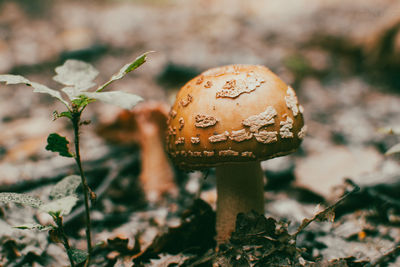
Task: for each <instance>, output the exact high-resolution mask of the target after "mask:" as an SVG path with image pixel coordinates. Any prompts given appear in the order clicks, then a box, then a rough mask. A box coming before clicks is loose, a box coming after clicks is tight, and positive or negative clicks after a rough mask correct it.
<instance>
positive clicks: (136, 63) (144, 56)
mask: <svg viewBox="0 0 400 267" xmlns="http://www.w3.org/2000/svg"><path fill="white" fill-rule="evenodd" d="M153 52H154V51H148V52H146V53H144V54H142V55H140V56H138V57H137V58H136V59H135V60H134V61H133V62H131V63H128V64H126V65H125V66H123V67H122V68H121V69H120V70H119V72H117V73H115V74H114V75H113V76H112V77H111V79H110V80H109V81H108V82H106V83H105V84H103V85H102V86H99V88H97V90H96V92H101V91H103V89H104V88H106V87H107V86H109V85H110V84H111V83H112V82H114V81H116V80H119V79H122V78H123V77H124V76H125V75H126V74H128V73H129V72H131V71H133V70H135V69H137V68H138V67H140V66H141V65H142V64H143V63H145V62H146V59H147V55H148V54H150V53H153Z"/></svg>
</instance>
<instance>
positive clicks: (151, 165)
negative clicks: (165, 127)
mask: <svg viewBox="0 0 400 267" xmlns="http://www.w3.org/2000/svg"><path fill="white" fill-rule="evenodd" d="M140 146H141V169H142V170H141V173H140V176H139V179H140V181H141V183H142V186H143V190H144V192H145V194H146V198H147V200H148V201H150V202H151V203H154V202H158V201H160V198H161V196H162V195H165V194H171V195H176V194H177V191H178V190H177V188H176V185H175V182H174V174H173V171H172V169H171V166H170V163H169V161H168V158H167V156H166V154H165V151H164V144H163V142H162V138H161V137H160V133H159V130H158V129H157V128H156V127H155V126H153V125H146V126H145V127H142V129H141V140H140Z"/></svg>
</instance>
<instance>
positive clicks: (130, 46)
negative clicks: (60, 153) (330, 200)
mask: <svg viewBox="0 0 400 267" xmlns="http://www.w3.org/2000/svg"><path fill="white" fill-rule="evenodd" d="M399 14H400V4H398V1H394V0H381V1H378V2H377V1H374V0H354V1H350V2H349V1H345V0H334V1H316V0H315V1H313V0H288V1H278V0H276V1H274V0H271V1H259V0H249V1H239V0H229V1H228V0H219V1H212V0H194V1H184V0H170V1H167V0H148V1H144V0H143V1H122V0H121V1H112V0H97V1H51V0H38V1H28V0H17V1H5V0H2V1H0V73H13V74H20V75H25V76H27V77H28V78H29V79H31V80H33V81H37V82H42V83H44V84H47V85H48V86H50V87H51V86H53V87H55V88H59V87H57V86H59V85H57V84H56V83H55V82H54V81H52V79H51V78H52V76H53V75H54V70H53V69H54V68H55V67H56V66H58V65H61V64H62V63H63V62H64V61H65V60H66V59H69V58H75V59H80V60H85V61H88V62H90V63H91V64H93V65H94V66H95V67H96V68H97V69H98V70H99V71H100V73H101V74H100V75H99V77H98V79H97V81H98V82H99V83H101V82H105V81H106V80H107V79H108V78H109V77H110V76H111V75H112V74H113V73H115V72H116V71H118V69H119V68H120V67H121V66H122V65H124V64H125V63H126V62H128V61H129V60H133V59H134V58H135V57H136V56H138V55H140V54H141V53H143V52H145V51H156V53H153V54H151V55H150V56H149V60H148V62H147V63H146V64H145V65H144V66H142V67H141V68H139V69H138V70H137V71H135V72H134V73H131V74H130V75H128V76H127V77H125V78H124V79H123V80H121V81H119V82H117V83H115V84H113V85H112V89H117V90H122V91H127V92H132V93H136V94H138V95H140V96H142V97H143V98H144V99H146V100H161V101H165V102H168V103H172V102H173V101H174V95H175V93H176V91H177V90H178V89H179V88H180V87H181V86H182V85H183V84H184V83H185V82H186V81H188V80H189V79H191V78H193V77H194V76H196V75H197V74H199V73H200V72H201V71H204V70H205V69H207V68H211V67H215V66H219V65H224V64H231V63H247V64H262V65H265V66H267V67H269V68H270V69H271V70H272V71H274V72H275V73H277V74H278V75H279V76H280V77H281V78H282V79H283V80H284V81H285V82H286V83H288V84H290V85H292V86H293V87H294V88H295V90H296V92H297V94H298V97H299V99H300V102H301V103H302V104H303V106H304V107H305V117H306V118H305V119H306V122H307V124H308V129H309V136H310V137H309V138H307V139H306V141H305V142H304V145H303V152H304V153H305V154H307V155H308V157H303V158H304V159H301V161H303V160H304V161H305V162H301V165H302V166H304V167H301V166H300V167H299V168H298V175H299V176H301V177H303V178H305V179H310V177H313V179H318V178H319V177H320V176H321V173H318V171H317V170H315V173H311V172H312V171H311V170H310V166H312V165H314V164H315V163H314V161H315V160H319V161H322V160H323V159H324V157H320V156H321V155H323V154H325V153H327V152H329V155H327V156H326V157H327V158H326V159H325V161H326V162H323V163H324V164H327V167H330V168H332V169H333V173H332V172H328V173H330V174H329V175H332V176H333V177H332V178H331V179H325V181H326V182H327V181H334V182H333V183H332V184H335V183H340V182H341V180H342V178H343V176H345V175H354V174H356V175H359V174H360V173H363V172H370V171H373V170H375V168H376V167H377V166H378V165H379V164H380V163H381V162H382V160H383V158H382V152H384V151H386V150H387V149H388V148H389V147H390V146H392V145H393V144H395V143H396V137H393V136H387V135H383V134H382V133H380V132H379V131H378V129H379V128H381V127H387V126H395V125H396V124H397V125H398V124H399V123H400V115H399V114H400V101H399V86H400V76H399V75H398V73H399V68H400V15H399ZM0 88H1V90H0V102H1V103H0V118H1V120H0V127H1V129H2V131H1V133H0V156H1V157H2V159H3V161H4V160H7V159H10V160H17V161H18V160H20V161H24V160H25V158H26V156H32V155H33V154H35V156H37V152H38V151H37V150H36V149H39V147H40V145H37V147H36V146H35V144H36V143H35V142H34V141H29V142H28V143H26V144H25V146H24V145H21V142H20V141H21V139H23V140H25V141H26V140H28V139H29V140H40V138H41V137H42V135H45V134H47V132H48V131H49V128H50V130H60V129H62V128H63V127H64V125H63V124H62V123H59V122H58V121H57V122H55V123H53V124H47V120H48V118H49V116H50V114H49V107H50V108H51V109H53V110H55V109H57V108H60V106H59V104H58V103H55V101H54V100H53V99H49V98H48V97H46V96H43V95H36V94H32V93H31V92H30V89H29V88H25V87H24V86H22V87H21V86H13V87H12V88H11V87H8V88H6V87H4V85H1V87H0ZM88 112H89V114H88V115H87V116H88V117H89V118H90V119H92V120H94V121H99V122H100V123H101V122H103V121H104V122H106V121H111V120H113V119H115V114H116V113H118V112H119V110H118V109H116V108H113V107H112V106H107V105H97V104H95V105H94V108H92V109H90V111H88ZM100 113H101V115H99V114H100ZM30 118H32V120H30ZM28 121H30V122H31V123H27V122H28ZM17 126H18V127H19V128H18V127H17ZM25 135H28V136H25ZM37 138H38V139H37ZM18 139H19V140H18ZM38 142H39V141H38ZM21 146H22V147H21ZM32 146H33V147H32ZM344 146H346V147H344ZM350 148H351V149H352V151H349V149H350ZM21 149H22V150H21ZM24 149H28V151H24ZM39 151H42V150H39ZM42 153H43V151H42ZM44 153H45V152H44ZM88 153H89V152H88ZM45 154H46V153H45ZM333 156H337V157H338V158H345V159H346V160H343V164H348V165H349V166H347V165H346V167H344V168H343V167H342V168H339V169H338V168H336V167H335V165H334V166H331V165H329V162H333V160H332V158H331V157H333ZM307 158H309V159H307ZM366 162H368V164H366ZM321 163H322V162H321ZM308 164H310V166H309V165H308ZM317 165H318V164H317ZM339 165H340V164H339ZM319 169H321V170H322V169H323V168H319ZM303 172H306V173H305V174H303ZM309 172H310V173H309ZM335 172H339V173H336V174H335ZM346 172H348V173H346ZM3 179H5V178H3ZM299 179H301V178H300V177H299ZM327 183H329V182H327ZM307 184H309V182H307ZM311 184H313V183H312V182H311ZM328 188H329V187H328ZM328 188H327V190H328V191H326V193H328V192H329V190H330V189H328Z"/></svg>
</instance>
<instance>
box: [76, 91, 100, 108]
mask: <svg viewBox="0 0 400 267" xmlns="http://www.w3.org/2000/svg"><path fill="white" fill-rule="evenodd" d="M81 93H83V92H81ZM94 101H96V99H93V98H90V97H88V96H86V95H83V94H81V95H79V96H78V98H76V99H74V100H72V104H74V105H76V106H78V107H79V108H82V107H86V106H87V105H88V104H89V103H92V102H94Z"/></svg>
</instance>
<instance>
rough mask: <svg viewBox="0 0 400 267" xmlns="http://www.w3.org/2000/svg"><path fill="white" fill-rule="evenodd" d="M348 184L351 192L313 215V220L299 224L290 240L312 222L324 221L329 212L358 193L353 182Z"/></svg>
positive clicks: (305, 220) (306, 220) (358, 189)
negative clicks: (351, 188) (350, 186)
mask: <svg viewBox="0 0 400 267" xmlns="http://www.w3.org/2000/svg"><path fill="white" fill-rule="evenodd" d="M347 182H348V183H350V184H351V185H352V186H353V190H351V191H350V192H347V193H346V194H345V195H344V196H343V197H342V198H340V199H339V200H338V201H337V202H336V203H334V204H333V205H331V206H329V207H327V208H326V209H324V210H323V211H321V212H318V213H317V214H315V215H314V217H313V218H311V219H304V220H303V222H302V223H301V225H300V226H299V227H298V228H297V231H296V233H294V234H293V235H292V238H293V239H295V238H296V237H297V235H298V234H299V233H300V232H301V231H303V230H304V229H305V228H306V227H307V226H308V225H309V224H310V223H312V222H313V221H317V220H319V221H322V220H324V219H325V218H326V217H327V216H329V214H330V213H331V212H333V211H334V210H335V209H336V208H337V207H338V206H339V205H340V204H341V203H342V202H343V201H344V200H345V199H346V198H348V197H349V196H350V195H352V194H354V193H356V192H358V191H360V187H359V186H358V185H356V184H354V183H353V182H351V181H350V180H349V181H347Z"/></svg>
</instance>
